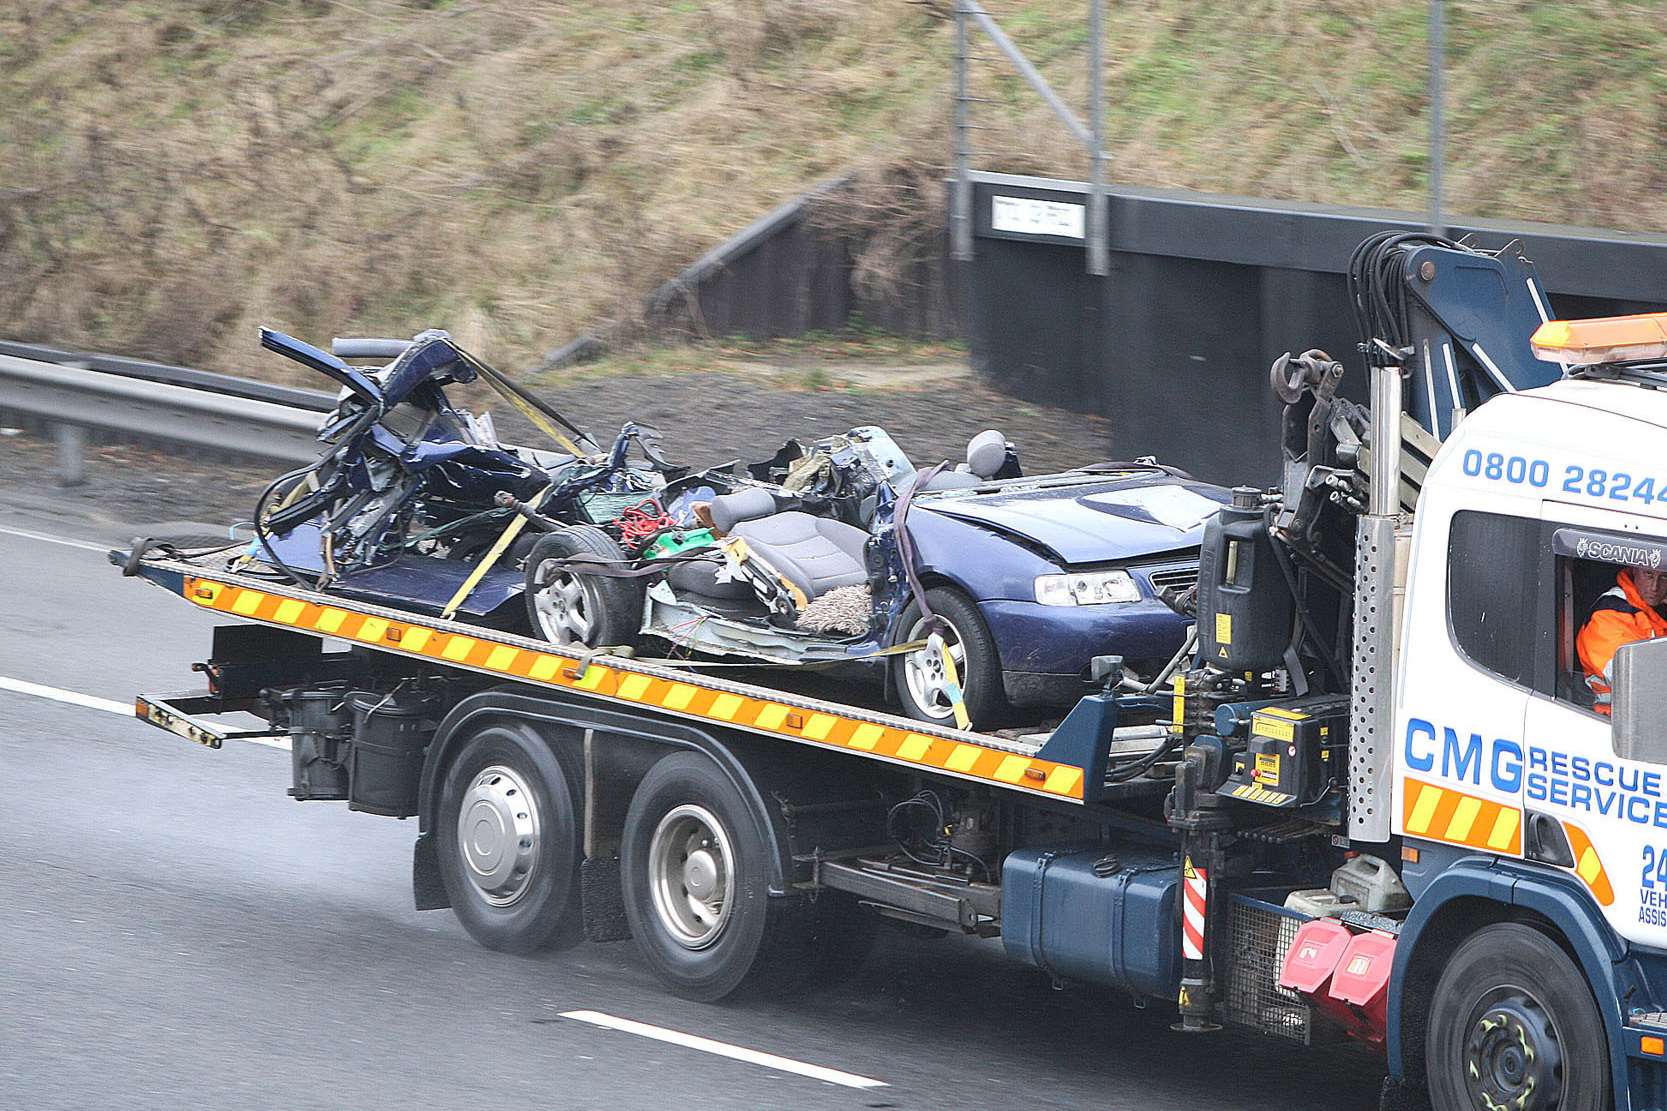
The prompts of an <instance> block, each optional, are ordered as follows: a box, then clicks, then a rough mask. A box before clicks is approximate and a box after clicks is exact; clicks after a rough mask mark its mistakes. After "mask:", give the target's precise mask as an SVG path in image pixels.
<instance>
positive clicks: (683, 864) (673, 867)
mask: <svg viewBox="0 0 1667 1111" xmlns="http://www.w3.org/2000/svg"><path fill="white" fill-rule="evenodd" d="M734 859H735V855H734V852H733V851H732V850H731V849H730V843H729V834H728V833H727V832H726V831H725V830H724V827H723V825H722V824H721V823H720V822H719V821H718V819H717V818H716V817H715V816H714V815H713V814H712V812H711V811H710V810H707V809H706V808H705V807H703V806H697V805H694V804H692V803H690V804H685V805H683V806H678V807H675V808H673V809H672V810H671V811H669V812H668V813H667V814H666V816H665V817H663V818H661V819H660V824H659V825H658V826H656V827H655V829H654V837H653V839H652V840H651V841H650V843H649V846H648V879H649V892H650V894H651V895H652V896H653V900H654V912H655V916H656V917H657V918H658V919H659V922H660V925H661V927H662V928H663V929H664V930H665V932H666V934H667V936H669V937H670V938H671V939H672V940H673V941H675V942H676V943H677V944H679V945H681V946H682V947H683V948H685V949H704V948H706V947H707V946H709V945H711V944H712V943H713V942H715V941H717V940H718V935H719V934H721V933H722V932H723V929H724V927H725V926H726V925H727V924H728V922H729V909H730V898H729V887H730V877H731V876H732V875H733V864H732V862H733V860H734Z"/></svg>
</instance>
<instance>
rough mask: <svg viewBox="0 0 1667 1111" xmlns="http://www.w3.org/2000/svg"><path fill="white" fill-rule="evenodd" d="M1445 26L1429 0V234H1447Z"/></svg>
mask: <svg viewBox="0 0 1667 1111" xmlns="http://www.w3.org/2000/svg"><path fill="white" fill-rule="evenodd" d="M1445 40H1446V28H1445V21H1444V20H1443V19H1442V12H1441V0H1430V234H1431V235H1446V234H1447V228H1446V224H1445V222H1444V221H1443V220H1442V215H1441V166H1442V163H1443V162H1444V161H1445V160H1446V159H1445V154H1446V151H1445V147H1446V139H1447V136H1446V119H1445V112H1444V108H1445V104H1444V97H1445V94H1444V93H1443V91H1442V78H1443V76H1444V72H1445V70H1446V65H1447V62H1446V53H1447V44H1446V41H1445Z"/></svg>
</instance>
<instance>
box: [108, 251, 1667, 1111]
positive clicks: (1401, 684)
mask: <svg viewBox="0 0 1667 1111" xmlns="http://www.w3.org/2000/svg"><path fill="white" fill-rule="evenodd" d="M1363 250H1364V249H1363ZM1368 255H1369V257H1367V258H1365V259H1364V260H1361V259H1357V261H1363V265H1362V266H1360V267H1358V268H1357V271H1356V279H1357V280H1356V301H1357V304H1358V305H1360V306H1362V312H1363V315H1362V324H1363V331H1364V337H1365V342H1364V343H1363V345H1362V350H1363V351H1364V352H1365V353H1366V356H1367V357H1366V363H1367V367H1368V373H1369V374H1370V377H1371V381H1370V386H1371V402H1372V404H1371V406H1370V409H1369V410H1368V409H1367V408H1365V407H1363V406H1360V405H1358V404H1355V403H1353V402H1351V401H1348V400H1346V399H1345V397H1344V396H1343V395H1342V394H1340V393H1339V392H1338V386H1339V383H1340V382H1341V380H1342V376H1343V368H1342V366H1341V365H1340V364H1338V363H1336V362H1333V361H1332V360H1330V359H1329V358H1328V357H1327V356H1325V355H1324V354H1323V353H1321V352H1309V353H1307V354H1305V355H1302V356H1299V357H1296V358H1286V359H1282V360H1280V362H1279V363H1277V364H1276V365H1275V368H1274V375H1273V377H1274V387H1275V389H1276V391H1277V392H1279V394H1280V396H1281V398H1282V399H1283V400H1284V401H1285V402H1286V403H1287V408H1286V412H1285V420H1284V448H1283V455H1284V459H1283V464H1284V481H1283V484H1282V487H1281V488H1280V489H1278V490H1268V491H1264V490H1258V489H1253V488H1247V487H1246V488H1240V489H1238V490H1237V491H1236V492H1235V501H1234V504H1233V505H1232V506H1231V507H1229V508H1227V509H1225V510H1223V512H1222V513H1221V514H1220V516H1219V517H1218V518H1217V519H1216V520H1215V521H1214V522H1213V523H1212V524H1211V526H1210V528H1209V531H1208V532H1207V534H1206V538H1205V541H1204V549H1203V563H1202V570H1201V576H1200V582H1199V588H1198V593H1197V598H1196V611H1195V612H1196V622H1197V623H1196V632H1195V634H1194V636H1193V638H1192V642H1191V643H1190V644H1189V648H1188V649H1187V650H1184V651H1183V653H1181V654H1180V655H1178V656H1177V658H1176V660H1175V661H1173V664H1172V666H1171V667H1170V668H1169V669H1167V671H1166V672H1165V673H1164V674H1163V675H1161V676H1160V677H1159V681H1136V680H1134V679H1132V678H1131V677H1130V676H1129V675H1128V674H1127V673H1125V671H1124V669H1123V668H1122V667H1121V664H1120V661H1119V660H1117V658H1115V657H1104V658H1102V659H1100V660H1098V661H1096V667H1095V669H1094V670H1095V676H1096V678H1097V679H1098V680H1099V681H1101V682H1102V683H1103V690H1101V691H1099V692H1098V693H1094V694H1090V695H1088V696H1086V697H1084V698H1083V699H1082V700H1081V701H1080V702H1079V703H1078V704H1077V705H1076V706H1075V708H1074V709H1072V710H1071V712H1070V713H1069V714H1068V715H1067V716H1066V717H1065V718H1064V719H1063V720H1062V721H1061V722H1059V723H1058V724H1057V725H1056V726H1054V727H1052V728H1051V729H1046V730H1042V731H1038V732H1034V733H1025V732H1022V731H1019V730H1013V731H1010V732H1004V733H990V732H978V733H975V732H969V731H962V730H957V729H952V728H942V727H936V726H931V725H926V724H923V723H921V722H918V721H911V720H906V719H903V718H900V717H895V716H892V715H890V714H886V713H881V712H876V711H873V710H870V709H866V708H863V707H861V706H858V705H854V704H847V703H845V702H839V701H830V700H827V699H822V698H812V697H807V696H805V695H802V694H798V693H793V692H792V691H790V690H788V689H783V688H781V687H777V686H766V685H760V684H758V683H753V682H737V681H734V680H731V679H727V678H724V677H722V675H721V674H720V675H718V676H714V675H713V674H709V673H707V672H706V671H705V670H703V669H702V668H701V667H699V666H676V665H674V664H672V663H669V662H665V661H646V660H638V659H632V658H624V657H619V656H613V655H605V654H600V653H598V654H590V655H586V654H582V653H574V652H568V651H563V650H561V649H558V648H556V647H555V646H553V645H551V644H548V643H545V642H543V641H539V640H534V639H530V638H527V637H522V636H517V635H514V634H511V633H505V632H501V631H494V630H489V629H483V628H480V627H477V626H474V625H468V624H462V623H457V622H450V621H445V620H439V619H435V618H432V617H428V616H422V615H415V614H412V613H410V612H405V611H400V610H394V609H387V608H381V607H377V606H373V605H366V604H363V603H359V602H353V601H350V600H346V599H343V598H341V597H338V596H335V595H330V594H326V593H317V592H314V591H310V590H307V589H305V588H303V587H298V586H296V585H293V584H291V583H289V582H286V581H283V580H281V579H279V578H277V577H274V576H269V575H263V574H260V573H258V572H256V571H251V570H249V569H247V568H246V567H244V568H242V569H238V568H239V566H240V565H237V564H231V563H228V561H227V560H226V558H225V556H224V555H223V554H220V555H208V554H193V553H190V552H184V551H181V550H179V549H177V548H172V549H171V548H168V547H166V546H163V547H161V549H160V550H158V548H157V546H156V545H153V544H136V545H135V546H134V548H133V550H131V551H116V552H112V553H111V559H112V562H115V563H117V564H118V565H120V566H121V567H123V569H124V571H125V572H126V573H128V574H130V575H136V576H139V577H142V578H144V579H146V580H149V581H150V582H152V583H154V584H156V585H159V586H161V587H163V588H165V589H167V590H169V591H171V592H173V593H175V594H177V595H179V596H180V597H181V598H183V599H184V600H185V601H187V602H188V603H190V604H191V605H194V606H197V607H199V608H202V609H205V610H209V611H212V612H214V613H216V614H223V615H224V616H226V617H227V618H231V619H233V620H234V621H235V623H233V624H227V625H223V626H220V627H218V628H217V629H216V630H215V635H214V643H213V649H212V652H211V655H210V658H209V660H207V661H206V662H204V663H202V664H199V665H197V667H198V669H199V670H201V671H202V672H203V673H204V674H205V675H206V677H207V687H206V689H202V690H197V691H192V692H189V693H186V694H181V695H161V696H149V695H141V696H139V697H138V699H137V701H136V712H137V714H138V716H140V717H141V718H143V719H144V720H146V721H149V722H151V723H152V724H154V725H157V726H159V727H161V728H163V729H166V730H168V731H170V732H173V733H176V734H178V735H180V736H183V737H186V738H188V739H190V740H193V741H196V742H198V743H200V744H203V745H205V746H207V747H209V748H218V747H220V746H221V745H222V743H224V742H227V741H231V740H235V739H238V738H240V737H248V736H251V735H266V736H272V735H280V736H285V737H288V738H289V740H290V742H291V749H292V764H293V769H292V770H293V776H292V784H291V786H290V793H291V794H292V795H293V796H294V797H295V798H296V799H298V800H325V799H335V800H346V801H347V802H348V804H349V806H350V807H352V808H354V809H357V810H361V811H365V812H368V813H372V814H383V815H391V816H396V817H401V818H405V817H415V818H416V819H417V831H418V832H417V839H416V845H415V850H414V860H413V886H414V892H415V898H416V902H417V905H418V906H419V907H420V908H425V909H437V908H443V907H447V906H449V907H451V908H452V910H453V911H454V912H455V913H456V914H457V916H458V918H459V919H460V920H461V922H462V923H463V925H464V926H465V927H466V928H467V929H468V931H469V932H470V933H471V934H472V935H473V936H474V937H475V938H476V939H477V940H478V941H480V942H481V943H483V944H485V945H487V946H490V947H492V948H496V949H500V950H505V951H509V952H528V951H533V950H538V949H545V948H554V947H560V946H565V945H571V944H575V943H577V942H578V941H579V940H581V939H583V938H587V937H588V938H589V939H591V940H593V941H608V940H620V939H624V938H627V937H630V938H634V939H635V941H636V943H637V945H638V947H639V949H640V950H641V952H642V954H643V957H644V959H645V961H646V962H647V964H648V965H649V966H650V968H651V969H652V970H653V972H654V973H655V974H656V975H657V976H658V978H659V979H660V980H662V981H663V982H664V983H665V984H666V985H667V986H668V987H669V988H670V989H672V990H673V991H676V992H678V993H680V994H683V995H685V996H688V997H691V998H695V999H700V1000H715V999H719V998H722V997H724V996H727V995H730V994H731V993H734V992H736V991H738V990H742V989H751V990H758V991H783V990H787V989H788V988H790V987H791V986H793V985H794V984H796V983H798V982H800V981H802V980H803V979H804V978H805V977H806V976H808V975H811V974H815V973H823V974H826V973H830V972H831V973H837V972H838V971H839V970H840V969H841V968H848V967H849V963H850V961H852V960H854V959H855V958H856V955H857V954H858V952H859V947H858V944H857V943H858V942H860V940H861V939H862V937H863V936H864V935H865V933H866V932H867V931H869V930H871V929H872V928H873V927H874V925H875V924H876V923H880V922H890V923H893V924H897V925H899V926H901V927H902V928H905V929H908V930H912V931H916V932H921V933H926V932H932V931H961V932H964V933H967V934H973V935H979V936H984V937H996V936H999V937H1000V938H1001V940H1002V944H1003V946H1004V948H1005V950H1006V952H1007V953H1008V954H1009V955H1011V956H1012V957H1015V958H1017V959H1019V960H1022V961H1026V962H1030V963H1033V964H1035V965H1037V966H1038V967H1040V968H1041V969H1043V970H1044V971H1045V972H1047V973H1048V974H1049V975H1051V976H1053V977H1055V978H1056V979H1058V980H1061V981H1074V982H1078V983H1083V984H1088V985H1100V986H1104V987H1108V988H1112V989H1116V990H1121V991H1123V992H1126V993H1128V994H1130V995H1131V996H1133V997H1135V998H1136V999H1137V1000H1141V1001H1148V1000H1157V1001H1162V1002H1164V1003H1166V1004H1168V1005H1171V1006H1173V1007H1174V1008H1175V1010H1176V1012H1177V1015H1176V1028H1177V1029H1178V1030H1181V1031H1185V1032H1188V1033H1191V1034H1195V1035H1199V1036H1203V1035H1205V1034H1207V1033H1208V1032H1209V1031H1212V1030H1215V1029H1218V1028H1219V1024H1221V1023H1224V1022H1225V1023H1232V1024H1235V1025H1240V1026H1247V1027H1250V1028H1254V1029H1258V1030H1261V1031H1263V1032H1264V1033H1267V1034H1269V1035H1272V1036H1275V1037H1278V1038H1283V1039H1287V1040H1290V1041H1293V1042H1296V1043H1301V1044H1313V1043H1317V1042H1321V1041H1325V1040H1329V1039H1335V1038H1340V1037H1352V1038H1356V1039H1358V1040H1360V1041H1362V1042H1364V1043H1366V1044H1369V1045H1373V1046H1378V1047H1381V1048H1382V1051H1383V1052H1384V1053H1385V1055H1386V1058H1387V1073H1388V1078H1387V1080H1386V1082H1385V1088H1384V1094H1383V1105H1384V1106H1385V1107H1386V1108H1393V1107H1418V1106H1432V1105H1433V1106H1434V1107H1436V1108H1439V1109H1441V1111H1447V1109H1453V1108H1478V1109H1495V1108H1511V1109H1513V1111H1527V1109H1537V1108H1570V1109H1581V1111H1586V1109H1597V1108H1606V1107H1619V1108H1632V1109H1643V1108H1661V1107H1667V783H1664V779H1667V770H1664V767H1663V766H1664V765H1667V729H1664V728H1663V722H1664V720H1667V639H1664V640H1659V641H1646V642H1640V643H1637V644H1633V645H1629V646H1626V647H1624V648H1622V649H1621V650H1620V651H1619V653H1618V654H1617V657H1616V664H1615V668H1614V676H1613V680H1614V682H1613V686H1614V690H1613V704H1612V705H1613V709H1612V714H1610V715H1604V714H1601V713H1599V712H1597V708H1596V707H1594V706H1593V705H1592V703H1591V702H1590V701H1589V699H1587V698H1586V697H1585V684H1584V683H1583V682H1582V681H1581V676H1580V673H1579V668H1578V664H1577V663H1576V662H1575V659H1574V638H1575V634H1576V632H1577V630H1578V626H1579V622H1580V621H1581V620H1582V613H1583V609H1584V607H1586V606H1589V605H1590V603H1591V601H1592V600H1593V599H1594V598H1595V597H1596V596H1597V594H1599V593H1601V592H1602V590H1603V589H1606V588H1607V587H1608V586H1610V585H1613V583H1614V573H1615V571H1616V569H1617V568H1618V567H1624V566H1645V567H1658V566H1660V565H1661V562H1662V561H1663V560H1667V465H1664V464H1663V463H1662V462H1661V461H1662V460H1663V459H1664V458H1667V451H1664V450H1663V449H1664V448H1667V392H1664V390H1663V387H1667V369H1663V366H1667V316H1661V317H1639V318H1618V319H1616V320H1610V321H1572V322H1563V321H1555V320H1549V319H1548V313H1547V311H1546V303H1545V301H1544V299H1543V291H1542V290H1540V289H1539V288H1538V284H1537V280H1536V279H1535V278H1534V276H1533V273H1532V268H1531V266H1529V265H1528V264H1527V263H1526V260H1523V259H1521V258H1520V256H1519V255H1517V254H1514V253H1512V252H1511V251H1510V250H1509V249H1507V250H1505V251H1501V252H1496V253H1489V252H1481V251H1477V250H1475V249H1473V248H1469V247H1466V246H1463V245H1459V244H1451V243H1447V242H1445V241H1440V240H1429V239H1418V238H1406V237H1402V238H1401V239H1399V240H1394V241H1384V242H1379V243H1378V244H1377V246H1376V247H1375V248H1374V249H1373V250H1372V251H1371V252H1368ZM1478 276H1480V279H1481V280H1480V284H1478ZM1490 299H1491V300H1490ZM1530 299H1531V300H1532V303H1533V308H1532V309H1530V310H1528V313H1527V316H1526V317H1524V316H1523V315H1522V312H1521V311H1519V310H1520V309H1521V306H1523V305H1524V304H1527V303H1528V301H1529V300H1530ZM1458 307H1462V308H1467V309H1470V310H1474V311H1469V312H1460V311H1454V310H1455V309H1456V308H1458ZM1477 321H1482V322H1483V324H1485V325H1486V326H1485V327H1479V326H1477ZM1536 328H1537V329H1538V330H1537V331H1536ZM1489 329H1491V330H1489ZM1519 332H1520V334H1518V333H1519ZM1529 333H1533V335H1534V352H1535V353H1537V354H1538V355H1539V356H1541V358H1542V359H1552V360H1557V361H1561V362H1563V363H1565V364H1566V365H1565V366H1564V367H1563V368H1559V367H1557V366H1556V365H1555V363H1554V362H1538V363H1536V362H1534V361H1533V359H1532V357H1531V355H1530V354H1529V341H1528V335H1529ZM1649 360H1657V361H1658V363H1657V364H1651V363H1650V362H1649ZM1483 402H1485V404H1483ZM1414 505H1416V507H1417V512H1416V517H1414V515H1413V514H1412V513H1411V512H1410V510H1411V508H1412V507H1413V506H1414ZM1160 683H1161V685H1160ZM239 714H241V715H245V716H243V717H241V718H237V717H234V716H233V717H229V716H225V715H239ZM251 714H252V715H254V717H253V718H250V717H248V716H247V715H251ZM239 722H241V723H243V724H238V723H239ZM249 723H256V724H249ZM1226 1098H1228V1099H1229V1100H1230V1099H1231V1095H1230V1094H1228V1095H1227V1097H1226Z"/></svg>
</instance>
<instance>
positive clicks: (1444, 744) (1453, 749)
mask: <svg viewBox="0 0 1667 1111" xmlns="http://www.w3.org/2000/svg"><path fill="white" fill-rule="evenodd" d="M1402 759H1403V760H1404V761H1405V762H1406V766H1407V767H1409V768H1411V769H1412V770H1413V771H1420V772H1434V773H1435V774H1438V775H1440V776H1441V777H1442V778H1443V779H1455V780H1461V781H1463V782H1466V783H1474V784H1476V785H1477V786H1481V785H1482V783H1483V781H1484V778H1483V777H1484V776H1485V777H1486V782H1487V784H1488V785H1489V786H1490V787H1492V788H1493V789H1494V790H1495V791H1499V792H1501V793H1503V794H1515V793H1516V792H1518V791H1520V790H1522V745H1520V744H1518V743H1517V742H1516V741H1513V740H1510V739H1508V738H1506V737H1495V738H1494V739H1493V741H1491V742H1484V740H1483V735H1482V734H1481V733H1474V732H1461V731H1459V730H1457V729H1454V728H1452V727H1451V726H1444V727H1442V728H1441V729H1439V730H1438V729H1437V728H1436V727H1435V725H1434V724H1432V723H1431V722H1427V721H1425V720H1424V719H1423V718H1411V719H1409V720H1408V721H1407V733H1406V741H1405V744H1404V746H1403V752H1402ZM1438 765H1439V771H1438V770H1437V768H1438Z"/></svg>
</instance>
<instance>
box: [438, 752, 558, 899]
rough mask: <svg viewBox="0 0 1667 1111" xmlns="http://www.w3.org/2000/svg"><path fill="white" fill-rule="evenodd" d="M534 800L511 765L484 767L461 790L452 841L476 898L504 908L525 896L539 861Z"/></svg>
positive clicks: (535, 801)
mask: <svg viewBox="0 0 1667 1111" xmlns="http://www.w3.org/2000/svg"><path fill="white" fill-rule="evenodd" d="M538 834H539V819H538V803H537V800H535V799H534V797H533V793H532V792H531V791H530V790H529V789H528V788H527V784H526V782H525V781H524V780H523V779H522V778H521V776H520V775H519V774H518V773H517V772H515V771H514V770H513V769H510V768H506V767H503V766H502V765H494V766H493V767H490V768H486V769H485V770H483V771H482V772H481V773H480V774H479V775H477V776H475V778H474V781H473V782H471V783H470V784H469V788H468V790H466V791H465V792H464V793H463V806H462V808H461V809H460V810H459V811H458V815H457V843H458V847H459V849H460V851H461V853H462V855H463V863H464V874H465V875H467V876H468V878H469V882H470V883H472V884H474V886H475V890H477V891H478V892H479V893H480V895H481V897H482V898H483V899H485V900H486V901H487V902H488V903H490V904H492V905H493V906H497V907H507V906H512V905H513V904H515V903H517V902H519V901H520V900H521V899H522V897H523V896H525V895H526V893H527V890H528V888H529V886H530V881H531V880H532V876H533V873H534V871H536V869H537V866H538Z"/></svg>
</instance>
